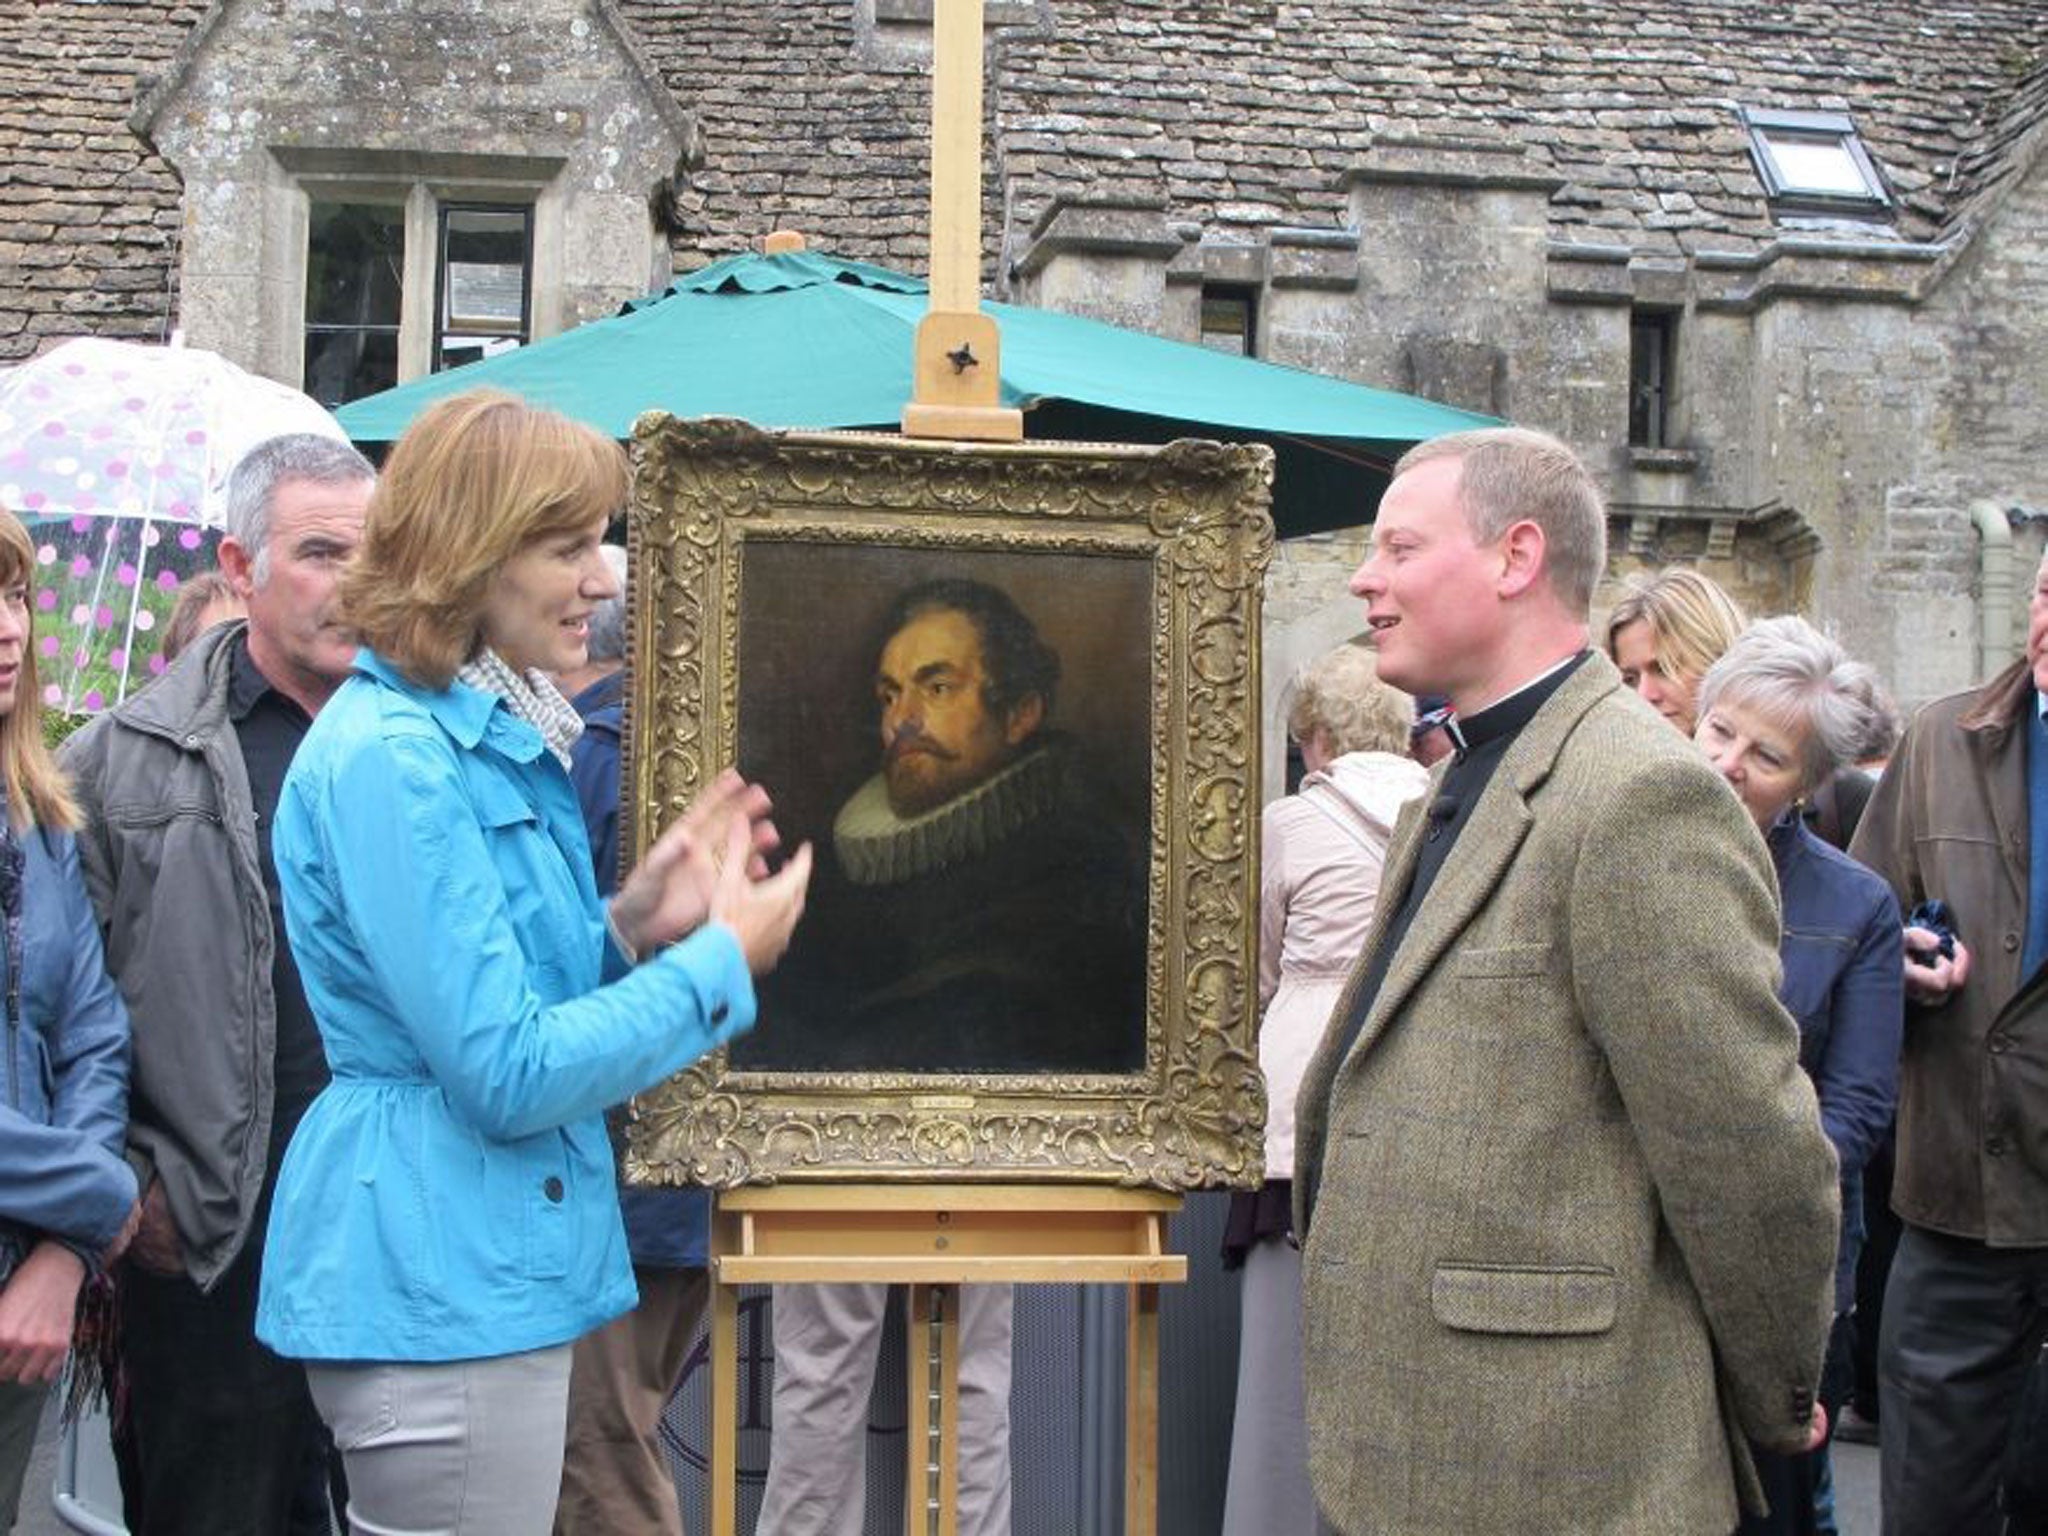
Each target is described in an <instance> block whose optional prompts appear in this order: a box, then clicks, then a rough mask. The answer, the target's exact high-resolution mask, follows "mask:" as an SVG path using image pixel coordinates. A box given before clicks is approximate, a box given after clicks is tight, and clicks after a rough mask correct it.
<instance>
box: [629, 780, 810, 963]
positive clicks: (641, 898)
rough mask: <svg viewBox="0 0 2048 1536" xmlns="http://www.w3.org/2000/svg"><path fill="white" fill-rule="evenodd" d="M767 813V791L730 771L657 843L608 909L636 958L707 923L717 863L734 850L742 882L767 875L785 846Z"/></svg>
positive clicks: (658, 839) (711, 784)
mask: <svg viewBox="0 0 2048 1536" xmlns="http://www.w3.org/2000/svg"><path fill="white" fill-rule="evenodd" d="M768 812H769V803H768V792H767V791H766V790H764V789H762V788H761V786H760V785H758V784H749V783H747V782H746V780H744V779H742V778H741V777H740V776H739V774H738V773H736V772H734V771H733V770H732V769H730V768H728V769H727V770H726V771H725V772H723V773H721V774H720V775H719V776H718V777H717V778H715V779H713V780H712V781H711V783H710V785H709V786H707V787H706V788H705V790H704V792H703V793H702V794H700V795H698V796H697V798H696V799H695V800H694V801H692V802H691V804H690V808H689V809H688V810H687V811H685V812H683V814H682V816H681V818H680V819H678V820H677V822H676V824H675V825H674V826H672V827H670V828H669V829H668V830H667V831H666V832H664V833H662V834H661V836H660V837H658V838H656V839H655V841H654V846H653V847H651V848H649V849H648V850H647V857H645V858H644V859H642V860H641V861H640V863H639V865H638V866H637V867H636V868H635V869H634V870H633V872H632V873H631V874H630V875H628V876H626V878H625V880H624V881H623V882H622V883H621V884H620V886H619V891H618V894H617V895H616V896H614V897H613V898H612V904H611V917H612V923H613V925H614V926H615V927H616V928H617V929H618V931H619V936H620V937H621V938H623V939H624V940H625V941H626V943H627V944H629V945H630V946H632V948H633V951H634V952H635V953H636V954H643V955H644V954H646V953H648V952H649V951H650V950H654V949H659V948H660V947H661V946H662V945H664V944H671V943H673V942H675V941H676V940H677V939H680V938H682V937H683V936H684V935H685V934H688V933H692V932H694V931H696V929H697V928H699V927H701V926H702V925H703V923H704V922H705V920H706V919H707V918H708V917H710V916H711V903H712V894H713V892H714V891H715V890H716V889H717V887H718V883H719V878H720V865H721V864H722V863H723V862H725V861H726V860H727V859H728V858H729V857H731V856H732V855H731V850H734V849H738V850H740V852H739V853H738V855H737V857H736V860H735V862H736V863H737V866H738V868H737V871H736V872H737V874H738V875H739V876H740V878H741V879H743V880H755V879H759V878H760V877H762V876H764V875H766V874H767V872H768V863H767V855H768V854H769V853H770V852H772V851H773V850H774V848H775V846H776V844H777V843H778V842H779V841H780V839H779V837H778V836H777V834H776V831H775V824H774V823H773V822H772V821H770V820H769V819H768ZM805 868H806V869H808V868H809V864H808V861H806V863H805ZM800 906H801V894H799V907H800Z"/></svg>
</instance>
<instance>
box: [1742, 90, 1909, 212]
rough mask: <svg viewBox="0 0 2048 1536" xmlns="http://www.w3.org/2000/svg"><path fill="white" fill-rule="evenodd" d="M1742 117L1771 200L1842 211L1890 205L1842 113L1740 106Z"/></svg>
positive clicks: (1791, 205)
mask: <svg viewBox="0 0 2048 1536" xmlns="http://www.w3.org/2000/svg"><path fill="white" fill-rule="evenodd" d="M1742 121H1743V125H1744V126H1745V127H1747V128H1748V129H1749V152H1750V154H1751V155H1752V156H1753V157H1754V158H1755V160H1756V168H1757V174H1758V175H1759V176H1760V177H1762V178H1763V184H1764V192H1765V194H1766V195H1767V196H1768V197H1769V198H1770V199H1771V201H1772V202H1773V203H1779V204H1784V205H1787V206H1790V207H1794V208H1806V209H1817V210H1823V211H1843V212H1850V211H1857V210H1865V211H1868V210H1875V209H1882V208H1885V207H1887V206H1889V205H1890V203H1891V198H1890V197H1889V195H1887V194H1886V192H1885V189H1884V182H1883V181H1882V180H1881V179H1880V178H1879V176H1878V174H1877V167H1876V166H1875V165H1873V164H1872V163H1871V159H1870V155H1869V154H1868V152H1866V151H1865V149H1864V148H1863V141H1862V140H1861V139H1860V138H1858V137H1857V135H1856V126H1855V124H1853V123H1851V122H1850V121H1849V119H1848V118H1847V117H1845V116H1843V115H1842V114H1841V113H1839V112H1774V111H1765V110H1761V109H1757V108H1744V109H1743V113H1742Z"/></svg>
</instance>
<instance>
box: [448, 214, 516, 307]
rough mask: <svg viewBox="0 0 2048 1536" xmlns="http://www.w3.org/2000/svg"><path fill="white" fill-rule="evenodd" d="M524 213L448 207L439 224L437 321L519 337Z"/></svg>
mask: <svg viewBox="0 0 2048 1536" xmlns="http://www.w3.org/2000/svg"><path fill="white" fill-rule="evenodd" d="M527 230H528V213H527V210H526V209H524V208H450V209H448V210H447V211H446V213H445V214H444V215H443V216H442V223H441V260H442V281H441V293H442V300H441V323H442V324H443V325H444V326H461V327H463V328H465V329H480V330H487V331H495V332H500V333H510V334H514V335H521V334H523V333H524V332H525V329H526V271H527V245H528V238H527Z"/></svg>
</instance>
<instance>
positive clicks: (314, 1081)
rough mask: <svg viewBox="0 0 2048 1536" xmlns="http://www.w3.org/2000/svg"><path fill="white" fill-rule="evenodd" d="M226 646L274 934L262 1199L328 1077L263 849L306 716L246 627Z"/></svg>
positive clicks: (231, 711)
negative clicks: (256, 653) (259, 660)
mask: <svg viewBox="0 0 2048 1536" xmlns="http://www.w3.org/2000/svg"><path fill="white" fill-rule="evenodd" d="M233 645H234V656H233V659H232V661H231V664H230V665H231V668H232V670H231V671H230V672H229V674H228V718H229V719H230V720H232V721H233V722H234V726H235V741H236V743H237V744H238V745H239V746H240V747H241V749H242V767H243V769H244V770H245V771H246V772H247V773H248V775H249V800H250V804H251V805H252V806H253V807H254V808H255V812H256V855H257V862H258V863H259V864H261V865H262V867H263V893H264V895H265V896H267V897H268V898H269V900H270V928H271V932H272V933H273V934H274V935H275V946H274V950H273V958H272V960H271V964H270V990H271V993H272V995H273V996H274V997H275V998H276V1002H277V1045H276V1050H275V1053H274V1056H273V1066H272V1071H271V1082H272V1102H271V1111H270V1164H269V1167H268V1169H267V1170H266V1172H265V1175H264V1181H263V1183H264V1194H265V1197H266V1200H267V1197H268V1195H269V1192H270V1190H271V1188H272V1187H274V1186H275V1185H276V1183H277V1169H278V1164H280V1163H281V1162H283V1161H284V1149H285V1146H286V1144H287V1143H288V1142H290V1140H291V1138H292V1132H293V1131H294V1130H296V1129H297V1128H298V1124H299V1117H300V1116H302V1115H304V1114H305V1112H306V1109H307V1106H309V1105H310V1104H311V1103H312V1102H313V1098H314V1096H315V1095H316V1094H318V1093H319V1092H320V1090H321V1089H322V1088H324V1087H326V1086H327V1078H328V1072H327V1052H326V1048H325V1047H324V1046H323V1045H322V1044H321V1043H320V1029H319V1026H318V1025H316V1024H315V1023H314V1022H313V1010H312V1009H311V1008H309V1007H308V1006H307V1004H306V989H305V987H304V986H303V985H301V983H300V981H299V967H298V963H297V962H296V961H295V960H293V958H292V947H291V945H290V943H288V942H287V941H286V939H285V931H284V903H283V900H282V898H281V897H280V896H279V894H278V885H277V865H276V863H275V862H274V861H273V860H272V858H271V854H270V826H271V822H272V820H273V819H274V818H275V817H276V814H277V802H278V797H279V796H280V795H281V794H282V793H283V791H284V776H285V770H287V769H288V768H290V767H291V765H292V757H293V755H294V754H295V753H296V752H297V751H298V750H299V743H300V742H301V741H303V740H305V738H306V730H307V728H308V727H309V726H311V725H312V723H313V717H312V716H310V715H308V714H307V713H306V712H305V710H303V709H301V708H300V707H299V705H298V701H297V700H295V699H292V698H289V697H287V696H286V695H285V694H283V693H281V692H279V691H278V690H277V689H276V688H273V687H272V686H271V684H270V679H269V678H267V677H265V676H264V675H263V672H262V669H261V668H259V667H258V666H257V665H256V660H255V658H254V657H253V656H251V655H250V654H249V636H248V634H247V633H246V632H244V633H243V634H240V635H237V636H236V637H235V639H234V641H233Z"/></svg>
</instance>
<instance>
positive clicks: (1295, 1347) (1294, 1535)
mask: <svg viewBox="0 0 2048 1536" xmlns="http://www.w3.org/2000/svg"><path fill="white" fill-rule="evenodd" d="M1242 1294H1243V1301H1244V1309H1243V1322H1242V1324H1241V1326H1240V1331H1239V1333H1238V1340H1237V1411H1236V1416H1235V1417H1234V1418H1233V1419H1232V1421H1231V1426H1230V1482H1229V1485H1228V1489H1227V1491H1226V1492H1225V1494H1224V1498H1223V1536H1316V1531H1317V1530H1318V1528H1319V1522H1318V1520H1317V1518H1316V1499H1315V1495H1314V1493H1312V1492H1311V1491H1310V1490H1309V1483H1308V1415H1307V1408H1306V1401H1305V1396H1306V1394H1305V1389H1304V1387H1303V1377H1302V1366H1301V1250H1300V1249H1298V1248H1294V1247H1290V1246H1289V1245H1288V1244H1286V1243H1283V1242H1278V1241H1272V1240H1268V1241H1264V1242H1259V1243H1254V1244H1253V1245H1252V1249H1251V1252H1249V1253H1247V1254H1246V1255H1245V1260H1244V1289H1243V1293H1242Z"/></svg>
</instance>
